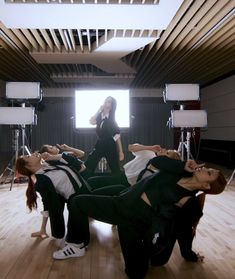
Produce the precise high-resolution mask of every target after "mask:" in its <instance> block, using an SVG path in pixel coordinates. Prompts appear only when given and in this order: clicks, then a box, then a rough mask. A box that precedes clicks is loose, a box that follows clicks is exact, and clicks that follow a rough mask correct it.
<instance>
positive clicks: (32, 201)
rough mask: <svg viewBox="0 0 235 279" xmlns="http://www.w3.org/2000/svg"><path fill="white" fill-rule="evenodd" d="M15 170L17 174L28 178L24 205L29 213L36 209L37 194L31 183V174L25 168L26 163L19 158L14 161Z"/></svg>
mask: <svg viewBox="0 0 235 279" xmlns="http://www.w3.org/2000/svg"><path fill="white" fill-rule="evenodd" d="M16 170H17V172H18V173H20V174H22V175H24V176H27V177H28V187H27V190H26V199H27V200H26V205H27V207H28V208H29V210H30V211H32V210H33V209H37V194H36V191H35V188H34V183H33V181H32V178H31V175H32V174H33V173H32V172H31V171H30V170H29V169H27V167H26V161H25V160H24V158H23V157H19V158H18V159H17V161H16Z"/></svg>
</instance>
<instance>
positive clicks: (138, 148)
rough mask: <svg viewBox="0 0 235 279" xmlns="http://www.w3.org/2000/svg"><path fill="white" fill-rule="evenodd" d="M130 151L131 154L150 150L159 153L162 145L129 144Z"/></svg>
mask: <svg viewBox="0 0 235 279" xmlns="http://www.w3.org/2000/svg"><path fill="white" fill-rule="evenodd" d="M128 150H129V151H130V152H138V151H143V150H149V151H153V152H155V153H156V152H158V151H160V150H161V146H160V145H144V144H139V143H134V144H129V145H128Z"/></svg>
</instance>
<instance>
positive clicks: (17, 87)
mask: <svg viewBox="0 0 235 279" xmlns="http://www.w3.org/2000/svg"><path fill="white" fill-rule="evenodd" d="M6 98H7V99H39V98H40V83H39V82H7V83H6Z"/></svg>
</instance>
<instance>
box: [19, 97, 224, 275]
mask: <svg viewBox="0 0 235 279" xmlns="http://www.w3.org/2000/svg"><path fill="white" fill-rule="evenodd" d="M115 109H116V100H115V99H114V98H112V97H107V98H106V100H105V102H104V104H103V105H102V106H101V107H100V109H99V110H98V112H97V113H96V114H95V115H94V116H93V117H92V118H91V120H90V122H91V123H92V124H94V125H96V132H97V136H98V139H97V142H96V144H95V146H94V148H93V150H92V151H91V153H90V154H89V155H88V156H87V159H86V160H85V161H82V160H81V158H83V157H84V155H85V154H84V152H83V151H82V150H79V149H76V148H72V147H69V146H67V145H65V144H64V145H60V146H51V145H44V146H43V147H42V148H41V149H40V150H39V152H35V153H33V154H32V155H26V156H21V157H19V158H18V159H17V161H16V170H17V171H18V173H20V174H22V175H25V176H27V177H28V187H27V191H26V197H27V206H28V208H29V209H30V211H32V210H33V209H37V198H38V196H37V193H39V194H40V196H41V199H42V203H43V207H44V210H43V212H42V216H43V217H42V224H41V229H40V230H39V231H38V232H35V233H33V234H32V236H34V237H42V238H45V237H48V234H47V231H46V224H47V220H48V218H49V220H50V225H51V235H52V236H53V237H55V238H56V239H58V244H59V245H60V246H61V247H60V249H59V250H57V251H55V252H54V253H53V258H54V259H61V260H62V259H67V258H71V257H81V256H84V255H85V253H86V248H87V247H88V245H89V242H90V231H89V217H91V218H93V219H96V220H99V221H102V222H106V223H109V224H112V225H117V230H118V235H119V240H120V245H121V250H122V254H123V258H124V262H125V272H126V274H127V276H128V277H129V278H132V279H142V278H144V277H145V275H146V273H147V270H148V267H149V264H152V265H154V266H159V265H162V264H165V263H166V262H167V261H168V259H169V258H170V255H171V253H172V250H173V247H174V244H175V242H176V240H177V241H178V243H179V245H180V249H181V254H182V256H183V257H184V258H185V259H186V260H189V261H195V262H196V261H201V260H202V259H203V257H202V256H200V255H198V254H196V253H195V252H194V251H193V250H192V241H193V237H194V235H195V230H196V226H197V224H198V222H199V220H200V218H201V216H202V214H203V213H202V210H203V204H204V201H205V195H206V194H219V193H221V192H222V191H223V190H224V188H225V185H226V180H225V178H224V176H223V174H222V173H221V172H220V171H219V170H215V169H210V168H206V167H204V166H202V165H199V164H197V163H196V162H195V161H194V160H188V161H182V160H181V159H180V154H178V152H177V151H174V150H166V149H164V148H162V147H161V146H159V145H152V146H146V145H142V144H130V145H129V146H128V149H129V151H131V152H132V153H133V154H134V156H135V158H134V159H133V160H132V161H130V162H128V163H126V164H125V165H124V166H123V170H121V169H120V164H119V162H120V161H121V160H123V159H124V153H123V149H122V143H121V136H120V129H119V127H118V125H117V123H116V121H115ZM102 157H105V158H106V159H107V163H108V165H109V167H110V173H108V174H107V175H96V172H95V170H96V166H97V164H98V162H99V160H100V159H101V158H102ZM65 204H67V208H68V213H69V214H68V221H67V229H66V226H65V220H64V206H65ZM64 239H65V242H64V241H63V240H64Z"/></svg>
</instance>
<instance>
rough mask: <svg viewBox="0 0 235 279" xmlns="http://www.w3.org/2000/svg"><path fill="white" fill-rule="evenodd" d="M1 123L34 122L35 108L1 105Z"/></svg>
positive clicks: (25, 123)
mask: <svg viewBox="0 0 235 279" xmlns="http://www.w3.org/2000/svg"><path fill="white" fill-rule="evenodd" d="M0 124H1V125H32V124H34V108H32V107H0Z"/></svg>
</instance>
